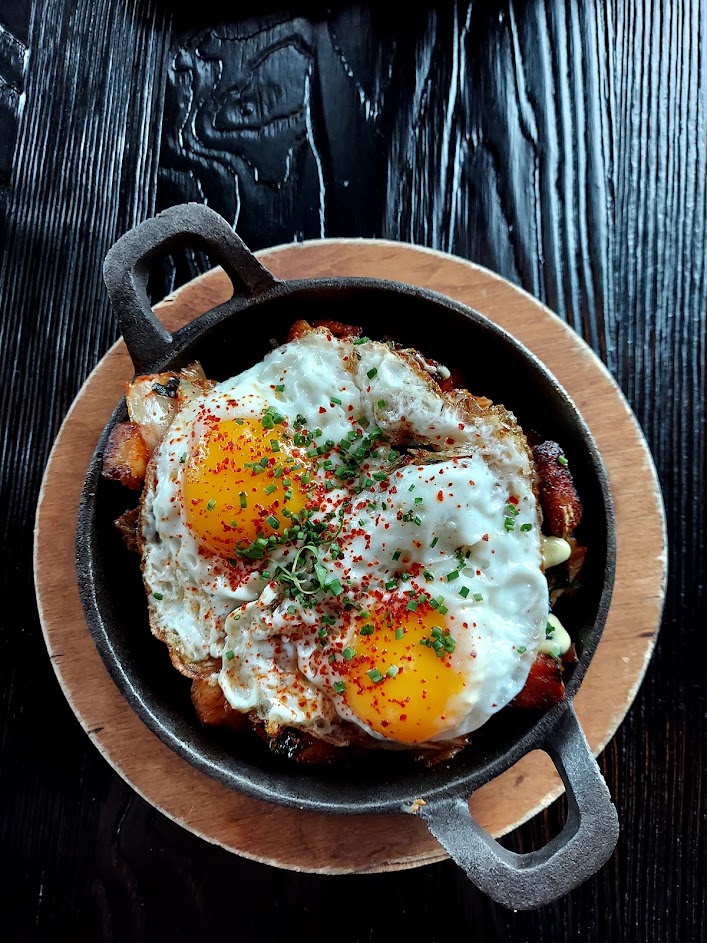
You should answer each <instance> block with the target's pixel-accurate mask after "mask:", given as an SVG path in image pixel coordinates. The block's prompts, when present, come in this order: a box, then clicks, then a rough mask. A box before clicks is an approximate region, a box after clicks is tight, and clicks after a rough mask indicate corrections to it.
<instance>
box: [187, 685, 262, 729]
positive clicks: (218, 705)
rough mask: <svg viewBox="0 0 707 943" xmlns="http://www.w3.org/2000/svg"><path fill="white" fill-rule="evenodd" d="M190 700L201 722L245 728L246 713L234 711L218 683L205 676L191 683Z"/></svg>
mask: <svg viewBox="0 0 707 943" xmlns="http://www.w3.org/2000/svg"><path fill="white" fill-rule="evenodd" d="M191 700H192V704H193V705H194V709H195V710H196V714H197V717H198V718H199V720H200V721H201V723H202V724H207V725H209V726H219V727H221V726H226V727H230V728H231V729H232V730H247V729H248V727H249V726H250V724H249V722H248V716H247V714H241V713H240V711H234V710H233V708H232V707H231V705H230V704H229V703H228V701H227V700H226V698H225V697H224V693H223V691H222V690H221V688H220V687H219V686H218V684H213V682H211V681H209V680H208V679H207V678H195V679H194V680H193V681H192V683H191Z"/></svg>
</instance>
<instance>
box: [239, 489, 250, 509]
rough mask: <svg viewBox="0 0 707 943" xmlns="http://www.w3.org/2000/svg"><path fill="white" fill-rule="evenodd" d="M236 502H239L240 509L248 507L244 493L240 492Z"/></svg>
mask: <svg viewBox="0 0 707 943" xmlns="http://www.w3.org/2000/svg"><path fill="white" fill-rule="evenodd" d="M238 500H239V501H240V502H241V507H242V508H246V507H248V498H247V496H246V493H245V491H240V492H239V493H238Z"/></svg>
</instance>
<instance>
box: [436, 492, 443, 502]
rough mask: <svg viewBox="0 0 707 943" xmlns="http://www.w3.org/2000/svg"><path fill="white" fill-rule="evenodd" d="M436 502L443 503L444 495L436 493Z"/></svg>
mask: <svg viewBox="0 0 707 943" xmlns="http://www.w3.org/2000/svg"><path fill="white" fill-rule="evenodd" d="M437 500H438V501H444V493H443V492H442V491H438V492H437Z"/></svg>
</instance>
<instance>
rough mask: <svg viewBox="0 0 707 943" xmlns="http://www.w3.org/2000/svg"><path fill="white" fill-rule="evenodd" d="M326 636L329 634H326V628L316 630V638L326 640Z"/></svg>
mask: <svg viewBox="0 0 707 943" xmlns="http://www.w3.org/2000/svg"><path fill="white" fill-rule="evenodd" d="M328 634H329V632H328V630H327V629H326V627H324V628H321V629H318V630H317V637H318V638H326V637H327V635H328Z"/></svg>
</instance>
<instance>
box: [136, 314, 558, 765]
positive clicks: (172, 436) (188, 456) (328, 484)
mask: <svg viewBox="0 0 707 943" xmlns="http://www.w3.org/2000/svg"><path fill="white" fill-rule="evenodd" d="M140 529H141V548H142V556H143V575H144V580H145V584H146V589H147V593H148V599H149V601H150V621H151V626H152V629H153V631H154V632H155V634H157V635H158V636H159V637H160V638H162V639H164V640H165V641H166V642H167V643H168V645H169V648H170V652H171V655H172V658H173V660H174V662H175V664H176V665H177V666H178V667H179V668H180V670H182V671H184V672H185V673H187V674H191V675H192V676H196V675H207V676H209V677H210V678H212V680H213V682H214V683H217V684H219V685H220V687H221V689H222V690H223V693H224V696H225V698H226V699H227V701H228V703H229V704H230V705H231V707H233V708H234V709H235V710H238V711H242V712H248V713H253V714H254V715H256V716H257V717H258V718H259V719H260V720H261V721H262V722H263V723H264V724H265V727H266V729H267V730H268V731H269V732H273V731H276V730H277V729H278V728H279V727H282V726H294V727H298V728H300V729H302V730H305V731H308V732H310V733H312V734H314V735H315V736H318V737H321V738H323V739H326V740H329V741H331V742H333V743H337V744H346V743H348V742H350V741H351V740H352V739H354V740H357V742H360V741H361V740H363V741H364V742H365V741H368V742H370V743H371V744H378V745H383V746H390V747H397V748H412V747H418V746H420V745H422V746H424V745H425V744H432V743H436V742H444V741H446V740H451V739H454V738H457V737H461V736H465V735H467V734H469V733H471V732H472V731H474V730H476V729H477V728H478V727H480V726H481V725H482V724H483V723H485V722H486V721H487V720H488V719H489V717H490V716H491V715H492V714H494V713H495V712H496V711H498V710H500V709H501V708H502V707H504V706H505V705H506V704H508V703H509V701H510V700H511V699H512V698H513V697H514V696H515V695H516V694H517V693H518V692H519V691H520V690H521V688H522V687H523V684H524V683H525V680H526V678H527V675H528V672H529V669H530V666H531V664H532V661H533V658H534V656H535V654H536V652H537V651H538V648H539V646H540V644H541V642H542V640H543V639H544V638H545V626H546V624H547V620H548V611H549V607H548V591H547V583H546V581H545V578H544V575H543V560H542V555H541V550H542V547H541V534H540V511H539V507H538V503H537V500H536V496H535V491H534V472H533V468H532V463H531V459H530V453H529V449H528V445H527V441H526V439H525V436H524V435H523V433H522V431H521V429H520V428H519V426H518V424H517V422H516V421H515V419H514V417H513V416H512V414H510V413H509V412H507V411H506V410H505V409H504V408H503V407H499V406H491V407H486V406H484V405H481V404H480V403H479V402H477V401H476V400H475V399H474V398H473V397H471V396H470V395H469V394H466V393H462V392H459V391H455V392H453V393H443V392H442V391H441V390H440V388H439V385H438V384H437V383H436V382H435V381H434V379H433V378H432V377H431V375H430V371H429V370H428V369H427V368H426V363H425V361H424V360H422V358H421V357H420V355H419V354H418V353H417V352H415V351H406V350H399V349H396V348H395V347H393V346H392V345H389V344H383V343H379V342H376V341H370V340H368V339H359V340H353V339H350V338H348V339H339V338H337V337H334V336H333V335H332V334H331V333H329V332H327V331H326V330H323V329H320V330H313V331H311V332H309V333H306V334H304V335H303V336H301V337H299V338H297V339H296V340H294V341H291V342H289V343H287V344H285V345H283V346H282V347H280V348H278V349H277V350H274V351H272V352H271V353H270V354H268V355H267V356H266V357H265V358H264V360H263V361H262V362H261V363H259V364H257V365H255V366H254V367H252V368H251V369H249V370H247V371H245V372H244V373H241V374H239V375H238V376H236V377H233V378H231V379H229V380H227V381H225V382H224V383H221V384H218V385H217V386H215V387H214V388H213V389H212V390H210V391H207V392H205V393H204V394H203V395H201V396H198V397H196V398H195V399H193V400H191V401H190V402H188V403H187V404H186V405H185V406H184V408H182V409H181V410H180V411H179V412H178V413H177V414H176V416H175V418H174V420H173V422H172V424H171V426H170V428H169V429H168V431H167V434H166V435H165V437H164V439H163V440H162V442H161V444H160V445H159V447H158V448H157V450H156V451H155V453H154V455H153V458H152V461H151V463H150V468H149V469H148V477H147V479H146V485H145V489H144V491H143V498H142V510H141V524H140Z"/></svg>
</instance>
